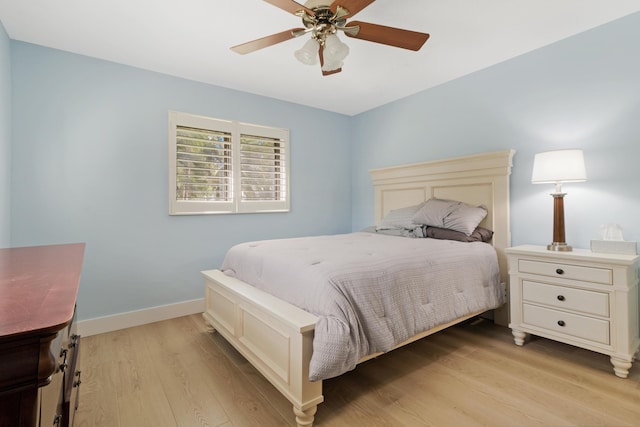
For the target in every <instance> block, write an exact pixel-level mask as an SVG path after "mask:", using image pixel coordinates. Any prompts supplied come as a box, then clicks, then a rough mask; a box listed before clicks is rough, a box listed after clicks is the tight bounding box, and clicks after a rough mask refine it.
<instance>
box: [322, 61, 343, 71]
mask: <svg viewBox="0 0 640 427" xmlns="http://www.w3.org/2000/svg"><path fill="white" fill-rule="evenodd" d="M343 65H344V62H342V61H338V62H331V61H326V62H325V63H324V64H322V68H321V69H322V71H324V72H329V71H335V70H339V69H341V68H342V66H343Z"/></svg>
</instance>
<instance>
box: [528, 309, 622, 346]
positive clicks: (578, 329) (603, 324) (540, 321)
mask: <svg viewBox="0 0 640 427" xmlns="http://www.w3.org/2000/svg"><path fill="white" fill-rule="evenodd" d="M522 314H523V316H522V320H523V323H524V324H528V325H531V326H537V327H539V328H544V329H547V330H549V331H553V332H560V333H562V334H566V335H571V336H574V337H578V338H583V339H586V340H590V341H594V342H597V343H600V344H607V345H609V343H610V338H609V322H608V321H606V320H600V319H595V318H592V317H587V316H581V315H579V314H572V313H566V312H563V311H559V310H552V309H548V308H544V307H538V306H535V305H530V304H523V305H522Z"/></svg>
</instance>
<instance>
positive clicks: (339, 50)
mask: <svg viewBox="0 0 640 427" xmlns="http://www.w3.org/2000/svg"><path fill="white" fill-rule="evenodd" d="M348 54H349V46H347V45H346V44H344V43H342V42H341V41H340V39H339V38H338V36H337V35H335V34H329V35H328V36H327V37H326V39H325V42H324V60H325V61H326V62H327V63H342V61H343V60H344V59H345V58H346V57H347V55H348Z"/></svg>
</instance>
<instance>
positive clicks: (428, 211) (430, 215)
mask: <svg viewBox="0 0 640 427" xmlns="http://www.w3.org/2000/svg"><path fill="white" fill-rule="evenodd" d="M486 216H487V210H486V209H485V208H484V206H471V205H468V204H466V203H463V202H460V201H457V200H444V199H429V200H427V201H426V202H425V203H424V206H423V207H422V208H421V209H420V210H419V211H418V212H416V214H415V215H414V216H413V218H412V220H413V222H414V223H416V224H424V225H427V226H430V227H439V228H448V229H451V230H455V231H459V232H461V233H464V234H466V235H467V236H470V235H471V233H473V231H474V230H475V229H476V227H478V225H479V224H480V222H482V220H483V219H484V218H485V217H486Z"/></svg>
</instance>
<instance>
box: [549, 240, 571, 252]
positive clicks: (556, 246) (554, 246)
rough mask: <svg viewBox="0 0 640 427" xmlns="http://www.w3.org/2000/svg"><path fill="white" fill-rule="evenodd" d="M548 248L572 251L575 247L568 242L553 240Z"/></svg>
mask: <svg viewBox="0 0 640 427" xmlns="http://www.w3.org/2000/svg"><path fill="white" fill-rule="evenodd" d="M547 250H548V251H555V252H571V251H572V250H573V248H572V247H571V246H569V245H567V244H566V243H558V242H553V243H551V244H549V245H547Z"/></svg>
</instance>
